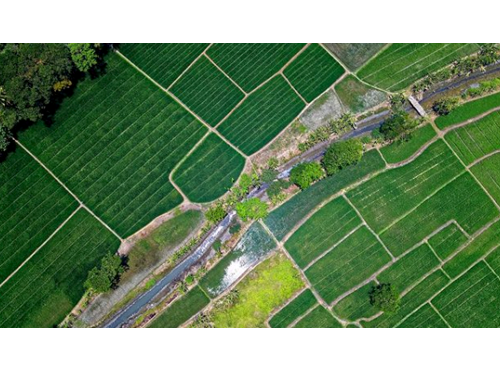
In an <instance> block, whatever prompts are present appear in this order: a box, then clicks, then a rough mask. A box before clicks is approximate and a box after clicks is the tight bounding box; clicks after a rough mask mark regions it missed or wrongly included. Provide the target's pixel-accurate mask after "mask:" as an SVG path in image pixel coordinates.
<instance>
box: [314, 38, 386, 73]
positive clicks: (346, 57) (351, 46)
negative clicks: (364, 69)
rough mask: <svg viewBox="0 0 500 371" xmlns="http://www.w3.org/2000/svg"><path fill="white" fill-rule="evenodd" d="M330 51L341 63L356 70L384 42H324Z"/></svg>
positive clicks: (381, 46) (382, 45)
mask: <svg viewBox="0 0 500 371" xmlns="http://www.w3.org/2000/svg"><path fill="white" fill-rule="evenodd" d="M323 45H325V46H326V47H327V48H328V49H329V50H330V51H331V52H332V53H334V54H335V55H336V56H337V57H338V58H339V59H340V61H341V62H342V63H344V64H345V65H346V66H347V68H349V69H350V70H351V71H356V70H357V69H358V68H359V67H361V66H362V65H363V64H365V63H366V61H368V59H370V58H371V57H373V56H374V55H375V54H376V53H377V52H378V51H379V50H381V49H382V48H383V47H384V46H385V45H386V44H376V43H343V44H333V43H332V44H329V43H324V44H323Z"/></svg>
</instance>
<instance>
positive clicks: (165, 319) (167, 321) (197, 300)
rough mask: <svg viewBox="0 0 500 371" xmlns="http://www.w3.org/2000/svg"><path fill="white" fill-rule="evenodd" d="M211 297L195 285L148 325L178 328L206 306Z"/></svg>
mask: <svg viewBox="0 0 500 371" xmlns="http://www.w3.org/2000/svg"><path fill="white" fill-rule="evenodd" d="M208 303H210V299H209V298H208V297H207V296H206V295H205V293H204V292H203V290H201V289H200V287H199V286H195V287H193V288H192V289H191V291H189V292H188V293H187V294H185V295H184V296H181V298H180V299H178V300H176V301H174V302H173V303H172V305H170V306H169V307H168V308H167V309H166V310H165V311H164V312H163V313H161V314H160V315H159V316H158V317H156V318H155V319H154V321H153V322H151V323H150V324H149V326H148V327H153V328H176V327H179V326H180V325H182V324H183V323H184V322H186V321H187V320H188V319H190V318H191V317H193V316H194V315H195V314H196V313H198V312H199V311H200V310H202V309H203V308H205V307H206V306H207V305H208Z"/></svg>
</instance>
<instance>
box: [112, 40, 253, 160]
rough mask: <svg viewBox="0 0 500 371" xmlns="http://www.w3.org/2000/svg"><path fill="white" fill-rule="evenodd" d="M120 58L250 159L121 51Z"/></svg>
mask: <svg viewBox="0 0 500 371" xmlns="http://www.w3.org/2000/svg"><path fill="white" fill-rule="evenodd" d="M115 53H117V54H118V55H119V56H120V57H122V58H123V60H125V61H126V62H127V63H128V64H130V65H131V66H132V67H133V68H135V69H136V70H137V71H138V72H139V73H141V74H142V75H143V76H144V77H146V78H147V79H148V80H149V81H151V82H152V83H153V84H155V85H156V86H157V87H158V88H160V89H161V90H162V91H163V92H165V94H167V95H168V96H169V97H170V98H172V99H173V100H175V101H176V102H177V104H179V105H180V106H181V107H182V108H184V109H185V110H186V111H188V112H189V113H190V114H191V115H192V116H193V117H195V118H196V119H197V120H198V121H199V122H200V123H201V124H202V125H204V126H205V127H206V128H207V129H208V130H209V131H210V132H213V133H215V134H216V135H218V136H219V137H220V138H221V139H222V140H223V141H224V142H226V143H227V144H228V145H229V146H230V147H232V148H233V149H234V150H235V151H236V152H238V153H239V154H240V155H242V156H243V157H244V158H248V156H247V155H246V154H244V153H243V152H242V151H241V150H240V149H239V148H238V147H236V146H235V145H234V144H233V143H231V142H230V141H229V140H227V138H225V137H224V136H223V135H222V134H221V133H219V132H218V131H217V130H216V128H215V127H212V126H210V125H209V124H207V123H206V122H205V121H204V120H203V119H202V118H201V117H200V116H198V115H197V114H196V113H194V112H193V111H192V110H191V109H190V108H189V107H188V106H186V105H185V104H184V103H183V102H182V101H181V100H180V99H179V98H177V96H175V95H174V94H173V93H172V92H170V91H169V90H167V89H165V88H164V87H163V86H161V85H160V84H159V83H158V82H157V81H156V80H154V79H153V78H152V77H151V76H149V75H148V74H147V73H146V72H144V71H143V70H141V69H140V68H139V67H137V66H136V65H135V64H134V63H133V62H132V61H131V60H130V59H128V58H127V57H126V56H124V55H123V54H122V53H121V52H120V51H118V50H117V51H115Z"/></svg>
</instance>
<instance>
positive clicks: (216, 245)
mask: <svg viewBox="0 0 500 371" xmlns="http://www.w3.org/2000/svg"><path fill="white" fill-rule="evenodd" d="M212 248H213V249H214V250H215V252H216V253H217V254H220V253H221V251H222V242H221V240H216V241H215V242H214V243H213V244H212Z"/></svg>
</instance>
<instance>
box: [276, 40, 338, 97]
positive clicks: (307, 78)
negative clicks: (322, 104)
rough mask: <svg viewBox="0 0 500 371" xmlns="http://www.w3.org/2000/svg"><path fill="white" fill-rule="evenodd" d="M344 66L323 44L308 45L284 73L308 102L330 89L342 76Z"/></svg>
mask: <svg viewBox="0 0 500 371" xmlns="http://www.w3.org/2000/svg"><path fill="white" fill-rule="evenodd" d="M344 72H345V70H344V68H343V67H342V66H341V65H340V64H339V63H338V62H337V61H336V60H335V59H334V58H333V57H332V56H331V55H330V54H329V53H328V52H327V51H326V50H325V49H323V48H322V47H321V46H319V45H318V44H312V45H309V46H308V47H307V49H306V50H305V51H303V52H302V53H301V54H300V55H299V56H298V57H297V58H296V59H295V60H294V61H293V62H292V63H290V65H289V66H288V67H287V68H285V70H284V71H283V74H284V75H285V76H286V78H287V79H288V81H290V82H291V84H292V85H293V86H294V87H295V89H297V91H298V92H299V94H300V95H301V96H302V97H303V98H304V99H305V100H306V101H308V102H311V101H312V100H314V99H315V98H316V97H317V96H318V95H320V94H321V93H323V92H324V91H325V90H326V89H328V88H329V87H330V86H331V85H333V83H334V82H335V81H337V80H338V79H339V78H340V76H342V75H343V74H344Z"/></svg>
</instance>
